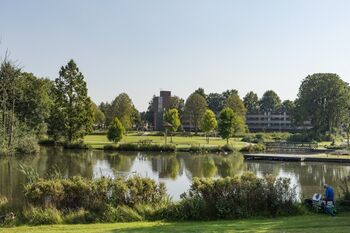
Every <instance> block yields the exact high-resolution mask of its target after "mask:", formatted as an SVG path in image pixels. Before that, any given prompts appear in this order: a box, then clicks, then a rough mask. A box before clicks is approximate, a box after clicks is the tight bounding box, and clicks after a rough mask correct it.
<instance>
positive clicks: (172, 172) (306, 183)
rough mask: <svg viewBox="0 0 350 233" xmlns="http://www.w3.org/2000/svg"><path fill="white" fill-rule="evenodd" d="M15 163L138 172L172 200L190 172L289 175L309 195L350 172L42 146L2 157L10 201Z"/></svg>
mask: <svg viewBox="0 0 350 233" xmlns="http://www.w3.org/2000/svg"><path fill="white" fill-rule="evenodd" d="M19 164H25V165H28V166H31V167H33V168H34V169H36V170H37V171H38V173H39V174H40V177H47V176H48V175H49V174H50V173H53V172H54V171H57V170H59V171H60V173H61V174H62V175H63V176H64V177H72V176H77V175H81V176H84V177H88V178H98V177H101V176H108V177H115V176H119V175H123V176H132V175H134V174H138V175H141V176H145V177H150V178H152V179H155V180H156V181H161V182H164V183H165V184H166V187H167V190H168V193H169V194H170V195H171V196H172V198H173V199H174V200H177V199H179V197H180V195H181V194H182V193H183V192H185V191H187V190H188V189H189V187H190V184H191V180H192V178H193V177H226V176H234V175H239V174H242V173H244V172H247V171H251V172H253V173H255V174H257V175H259V176H263V175H265V174H273V175H275V176H278V177H289V178H291V181H292V183H293V184H294V185H296V189H297V191H298V193H299V194H301V195H302V196H304V197H306V196H310V195H312V194H313V193H315V192H322V193H323V190H322V184H323V183H325V182H326V183H328V184H331V185H332V186H333V187H334V188H335V190H336V195H337V194H339V190H340V186H341V184H342V180H343V179H345V178H346V177H347V176H349V174H350V164H336V163H303V162H302V163H300V162H278V161H244V159H243V155H242V154H239V153H237V154H231V155H216V154H204V155H194V154H187V153H177V154H161V153H143V152H133V153H120V152H104V151H97V150H96V151H76V150H62V149H55V148H46V147H43V148H41V152H40V154H39V155H36V156H26V157H0V195H4V196H6V197H7V198H8V199H9V201H10V202H11V203H12V204H13V205H14V206H16V205H21V203H23V202H22V200H23V184H24V182H25V177H24V175H23V174H22V173H21V172H20V171H19V167H18V166H19Z"/></svg>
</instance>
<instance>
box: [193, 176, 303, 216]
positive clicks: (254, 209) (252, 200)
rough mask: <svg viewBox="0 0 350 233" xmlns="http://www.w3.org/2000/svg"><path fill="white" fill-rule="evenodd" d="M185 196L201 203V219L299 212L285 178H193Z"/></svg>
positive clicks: (293, 190)
mask: <svg viewBox="0 0 350 233" xmlns="http://www.w3.org/2000/svg"><path fill="white" fill-rule="evenodd" d="M187 195H188V198H197V200H196V201H198V202H199V203H201V202H202V203H201V204H200V205H197V206H200V209H201V210H200V211H201V213H202V215H201V217H206V218H210V219H232V218H242V217H251V216H259V215H263V216H268V215H270V216H276V215H280V214H283V213H297V212H298V211H297V209H298V208H297V207H296V205H295V204H296V192H295V189H294V188H292V187H290V180H289V179H285V178H279V179H275V178H273V177H271V176H267V177H264V178H258V177H257V176H255V175H254V174H251V173H248V174H244V175H242V176H241V177H240V178H239V177H234V178H229V177H228V178H223V179H198V178H195V179H194V180H193V183H192V186H191V189H190V191H189V192H188V194H187ZM200 201H201V202H200ZM198 208H199V207H198ZM194 213H196V212H194ZM194 216H196V215H194Z"/></svg>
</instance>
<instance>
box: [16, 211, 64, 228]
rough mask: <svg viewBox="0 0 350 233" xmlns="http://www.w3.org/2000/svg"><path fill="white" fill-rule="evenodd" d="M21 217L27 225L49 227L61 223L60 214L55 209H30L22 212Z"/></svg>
mask: <svg viewBox="0 0 350 233" xmlns="http://www.w3.org/2000/svg"><path fill="white" fill-rule="evenodd" d="M23 216H24V218H25V220H26V221H27V223H28V224H29V225H33V226H36V225H49V224H58V223H61V222H62V218H61V213H60V212H59V211H58V210H57V209H55V208H46V209H42V208H34V207H30V208H28V209H25V210H24V211H23Z"/></svg>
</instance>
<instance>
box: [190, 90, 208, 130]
mask: <svg viewBox="0 0 350 233" xmlns="http://www.w3.org/2000/svg"><path fill="white" fill-rule="evenodd" d="M206 108H207V102H206V101H205V99H204V97H203V96H201V95H200V94H198V93H193V94H191V95H190V96H189V97H188V99H187V100H186V104H185V116H186V118H187V120H188V122H189V124H190V126H193V127H194V129H195V131H196V132H197V130H198V127H199V124H200V121H201V120H202V117H203V115H204V113H205V110H206Z"/></svg>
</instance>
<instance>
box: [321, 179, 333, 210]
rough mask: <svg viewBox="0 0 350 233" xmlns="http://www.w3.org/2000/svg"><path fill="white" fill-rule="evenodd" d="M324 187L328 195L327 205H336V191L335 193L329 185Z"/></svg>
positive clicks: (326, 196)
mask: <svg viewBox="0 0 350 233" xmlns="http://www.w3.org/2000/svg"><path fill="white" fill-rule="evenodd" d="M323 187H324V189H325V190H326V193H325V201H326V205H328V202H331V204H333V205H334V191H333V188H332V187H331V186H329V185H328V184H325V185H324V186H323Z"/></svg>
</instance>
